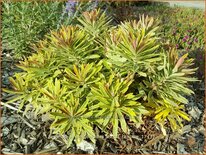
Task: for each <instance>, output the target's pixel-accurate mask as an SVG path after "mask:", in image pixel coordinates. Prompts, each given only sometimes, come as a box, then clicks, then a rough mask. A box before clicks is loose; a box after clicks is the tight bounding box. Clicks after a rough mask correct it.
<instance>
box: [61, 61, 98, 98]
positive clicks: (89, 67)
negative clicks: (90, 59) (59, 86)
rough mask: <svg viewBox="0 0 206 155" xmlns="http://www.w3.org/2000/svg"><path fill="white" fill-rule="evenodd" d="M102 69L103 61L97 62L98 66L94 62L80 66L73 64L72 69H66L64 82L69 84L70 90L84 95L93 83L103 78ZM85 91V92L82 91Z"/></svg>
mask: <svg viewBox="0 0 206 155" xmlns="http://www.w3.org/2000/svg"><path fill="white" fill-rule="evenodd" d="M101 69H102V65H101V62H100V63H98V64H96V66H94V63H91V64H82V65H81V66H79V67H77V66H76V65H73V69H72V70H71V69H70V68H66V69H65V74H64V76H65V80H64V81H63V82H64V84H65V85H68V87H69V88H70V91H72V92H76V93H77V94H79V95H80V94H82V95H83V96H84V95H85V94H87V92H89V90H90V87H91V85H92V84H95V83H96V82H98V81H99V80H100V79H101V76H100V75H99V74H100V70H101ZM83 91H84V92H85V93H82V92H83Z"/></svg>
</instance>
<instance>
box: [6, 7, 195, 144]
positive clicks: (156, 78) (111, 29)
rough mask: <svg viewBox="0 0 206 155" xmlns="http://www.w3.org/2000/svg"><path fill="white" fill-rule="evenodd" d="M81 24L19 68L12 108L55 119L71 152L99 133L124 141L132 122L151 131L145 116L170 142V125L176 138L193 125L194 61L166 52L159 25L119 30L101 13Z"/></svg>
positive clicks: (145, 22)
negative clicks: (188, 124)
mask: <svg viewBox="0 0 206 155" xmlns="http://www.w3.org/2000/svg"><path fill="white" fill-rule="evenodd" d="M78 20H79V21H80V23H79V24H77V25H75V26H67V27H62V28H61V29H60V30H59V31H58V32H52V33H51V34H50V35H48V36H47V39H46V40H43V41H42V42H40V43H39V45H38V46H36V48H35V49H36V53H34V54H32V55H31V56H30V57H27V58H25V59H24V60H23V61H21V62H20V64H18V67H19V68H21V69H22V72H20V73H16V74H15V76H14V77H10V81H11V84H12V86H13V90H7V89H4V90H5V91H6V92H8V93H11V94H13V95H14V96H13V99H12V100H10V101H8V103H11V102H14V101H17V100H19V101H20V102H21V105H20V107H19V108H20V109H24V111H25V114H26V112H27V111H28V110H33V111H35V113H36V115H41V114H43V113H49V114H51V117H52V118H53V119H54V121H53V123H52V125H51V128H52V129H53V131H54V132H55V133H60V134H63V133H66V134H68V135H69V139H68V146H70V145H71V143H72V141H73V140H74V139H75V142H76V143H80V142H81V141H82V140H83V139H85V138H89V139H90V140H91V141H92V142H93V143H94V142H95V134H94V131H93V129H94V126H96V127H99V128H100V129H101V130H102V131H104V132H105V133H106V134H111V133H112V135H113V137H114V139H116V138H118V133H119V131H122V132H124V133H127V134H129V127H128V125H127V123H128V121H132V122H134V123H135V124H136V125H137V127H138V126H139V125H140V124H141V123H143V121H142V116H147V115H151V116H153V118H154V119H156V121H157V123H159V124H160V126H161V127H162V131H163V133H164V134H166V133H165V130H166V129H167V128H166V126H165V124H166V123H167V122H169V123H170V125H171V128H172V130H173V131H175V130H177V129H179V128H180V127H181V126H182V119H185V120H189V117H188V115H187V114H186V113H185V112H184V104H186V103H187V99H186V98H185V96H183V95H190V94H192V93H193V92H192V91H191V90H190V89H188V88H187V84H188V82H191V81H195V80H196V79H195V78H192V77H191V75H192V74H193V73H194V71H195V70H196V69H192V68H191V67H190V66H191V65H192V62H193V60H192V59H187V54H186V55H183V56H181V57H179V56H178V53H177V51H176V49H170V50H168V51H167V50H165V49H164V48H163V45H162V43H161V42H160V40H159V37H160V36H159V34H158V33H157V32H158V31H157V29H158V26H157V25H156V22H155V20H154V19H153V18H149V17H144V16H141V17H140V20H139V21H130V22H124V23H122V24H120V25H119V26H112V25H110V24H109V21H108V20H109V19H108V18H106V16H105V14H104V13H101V12H100V10H94V11H91V12H85V13H84V14H83V16H82V17H80V18H78ZM91 32H92V33H91ZM94 32H96V33H94ZM100 32H104V33H102V34H101V35H97V33H100Z"/></svg>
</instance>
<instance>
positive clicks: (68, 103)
mask: <svg viewBox="0 0 206 155" xmlns="http://www.w3.org/2000/svg"><path fill="white" fill-rule="evenodd" d="M89 105H90V101H89V100H82V99H81V98H79V97H76V96H74V95H73V94H70V95H69V96H68V98H67V97H65V98H64V99H63V102H61V103H59V104H55V105H54V106H53V107H54V109H55V110H53V112H51V115H52V118H54V122H53V123H52V124H51V128H52V129H54V133H60V134H63V133H66V132H68V135H69V137H68V143H67V145H68V146H70V145H71V144H72V141H73V140H74V139H75V142H76V143H77V144H78V143H80V142H81V141H82V140H84V139H85V138H89V139H90V140H91V141H92V142H93V143H95V134H94V131H93V126H92V121H91V117H92V115H93V111H89V110H88V106H89Z"/></svg>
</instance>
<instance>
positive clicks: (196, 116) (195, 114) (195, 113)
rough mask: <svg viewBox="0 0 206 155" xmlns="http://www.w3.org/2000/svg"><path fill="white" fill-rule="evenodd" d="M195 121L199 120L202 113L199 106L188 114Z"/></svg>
mask: <svg viewBox="0 0 206 155" xmlns="http://www.w3.org/2000/svg"><path fill="white" fill-rule="evenodd" d="M188 113H189V114H190V115H191V116H192V117H193V118H194V119H197V120H198V119H199V118H200V115H201V113H202V111H200V110H199V108H198V107H197V106H194V107H192V110H191V111H189V112H188Z"/></svg>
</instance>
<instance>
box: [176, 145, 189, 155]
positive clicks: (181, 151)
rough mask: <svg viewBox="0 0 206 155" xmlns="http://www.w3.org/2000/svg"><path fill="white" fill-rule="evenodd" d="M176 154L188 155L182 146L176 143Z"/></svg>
mask: <svg viewBox="0 0 206 155" xmlns="http://www.w3.org/2000/svg"><path fill="white" fill-rule="evenodd" d="M177 154H189V153H188V152H186V151H185V146H184V145H183V144H180V143H177Z"/></svg>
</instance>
